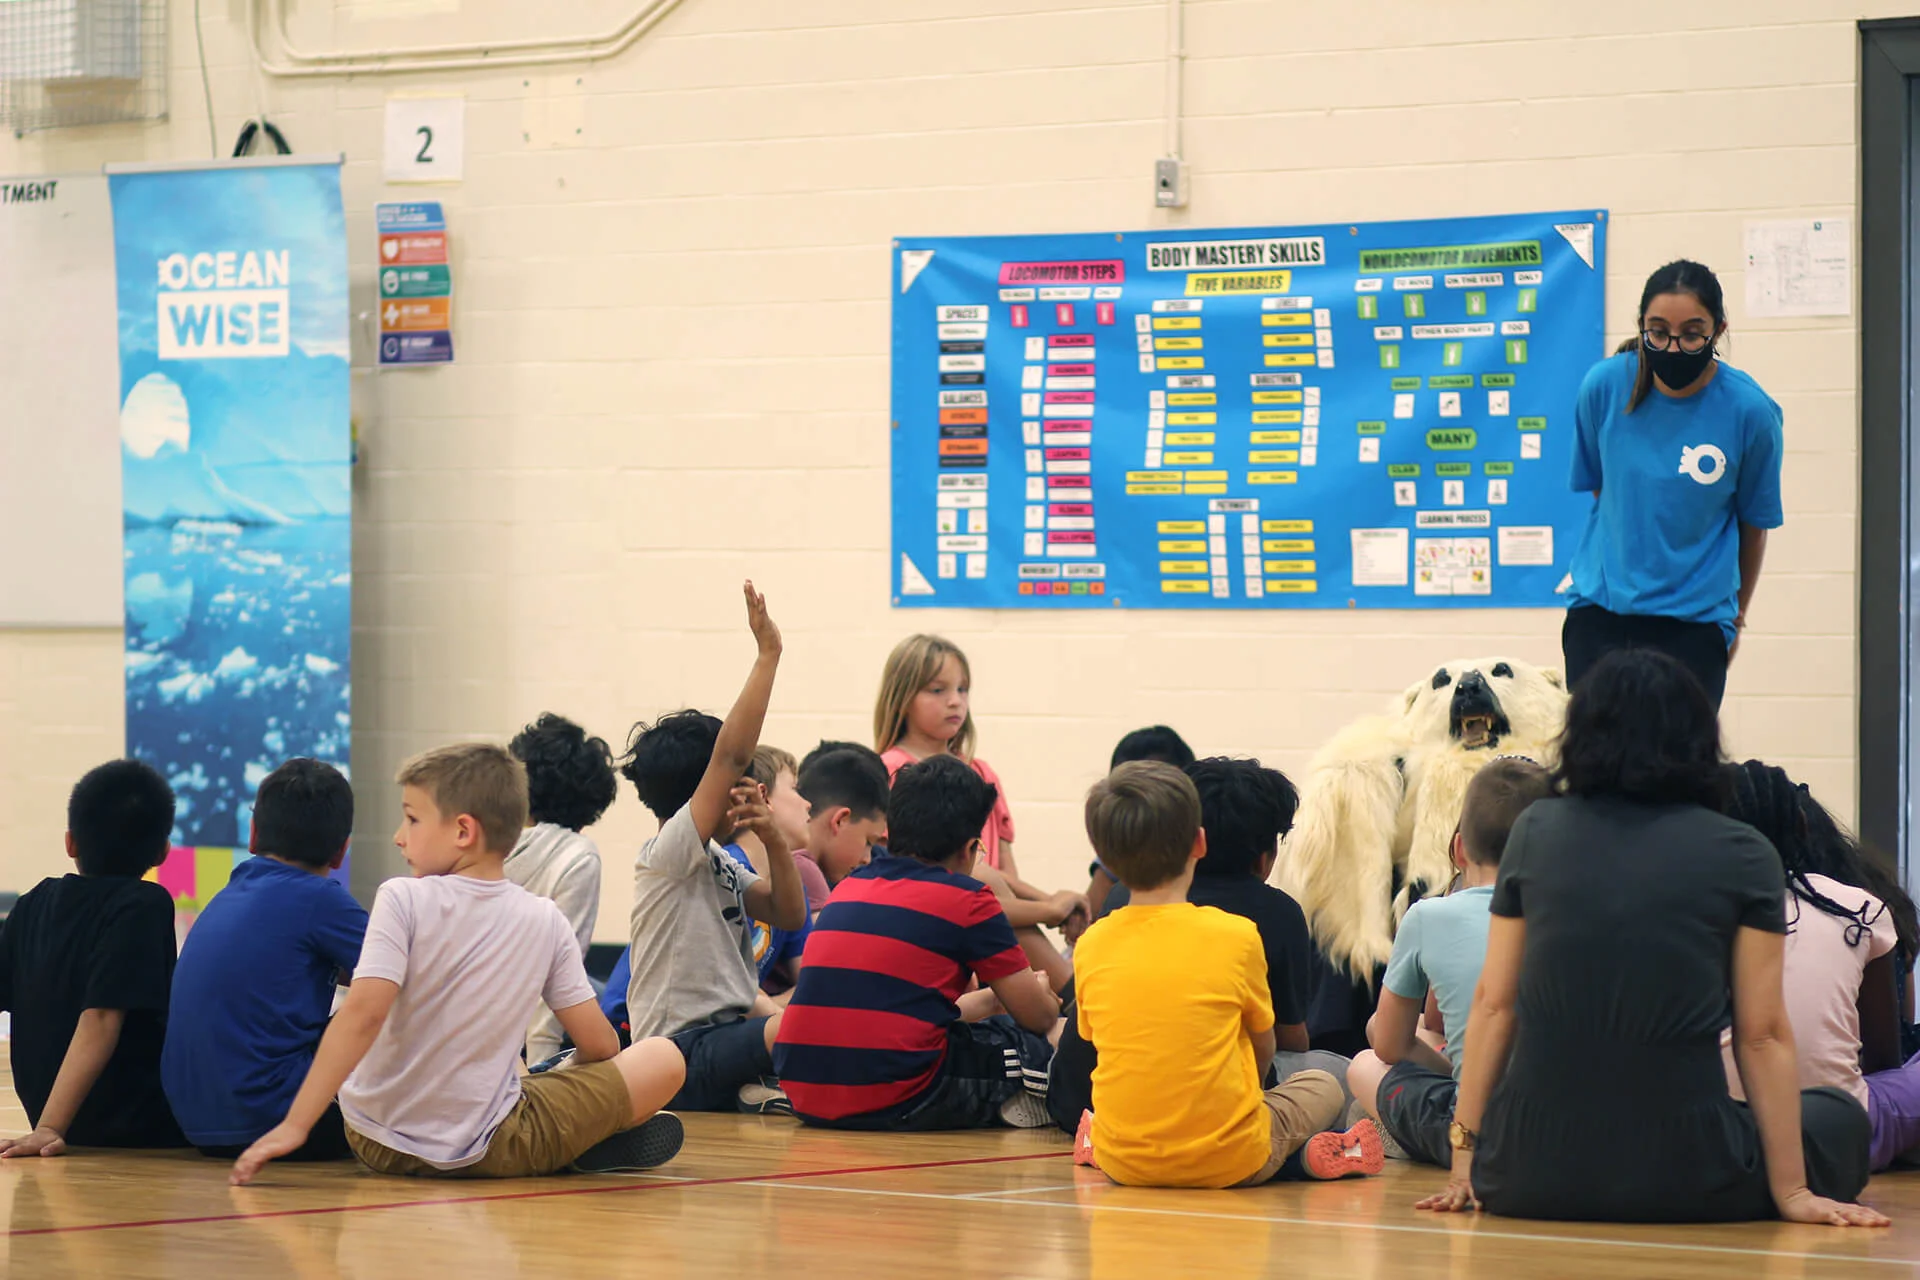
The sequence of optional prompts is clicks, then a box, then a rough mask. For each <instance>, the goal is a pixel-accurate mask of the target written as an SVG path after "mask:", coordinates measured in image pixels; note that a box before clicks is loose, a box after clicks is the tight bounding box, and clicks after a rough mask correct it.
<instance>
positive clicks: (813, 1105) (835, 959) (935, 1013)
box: [774, 756, 1060, 1130]
mask: <svg viewBox="0 0 1920 1280" xmlns="http://www.w3.org/2000/svg"><path fill="white" fill-rule="evenodd" d="M996 799H997V796H996V793H995V789H994V787H993V784H992V783H990V782H987V781H986V780H984V779H983V778H981V777H980V775H979V774H977V773H976V772H974V771H973V770H972V769H970V768H968V767H967V766H966V765H965V764H964V763H962V762H961V761H960V760H958V759H956V758H954V757H952V756H933V757H930V758H928V759H926V760H922V761H920V762H919V763H917V764H910V765H908V766H906V767H905V768H903V769H901V770H900V772H899V773H898V774H897V775H896V776H895V778H894V782H893V792H892V795H891V796H890V797H889V799H888V802H887V827H888V845H887V852H885V853H882V854H876V855H875V856H874V858H873V860H872V861H871V862H870V863H868V864H867V865H866V866H865V867H862V868H861V869H859V870H858V871H855V872H853V873H852V874H850V875H848V876H847V877H846V878H845V879H844V880H842V881H841V882H840V886H839V887H838V888H837V889H835V890H834V892H833V897H832V898H831V899H829V900H828V902H827V906H826V909H825V910H824V911H822V912H821V913H820V918H819V920H818V921H816V922H815V924H814V929H813V937H812V939H811V940H810V941H809V942H808V943H807V961H806V967H805V968H803V969H802V970H801V971H800V984H799V986H798V987H796V988H795V990H794V994H793V1000H792V1002H791V1003H790V1004H789V1005H788V1006H787V1011H786V1016H785V1019H784V1020H783V1021H782V1022H781V1024H780V1031H779V1038H778V1042H777V1043H776V1044H775V1046H774V1069H775V1070H776V1071H777V1072H778V1073H779V1075H780V1082H781V1084H782V1085H783V1086H784V1088H785V1089H786V1091H787V1096H788V1097H789V1098H790V1099H791V1100H792V1103H793V1109H794V1112H795V1113H796V1114H797V1115H798V1116H799V1117H800V1118H801V1119H802V1120H803V1121H806V1122H807V1123H809V1124H816V1125H826V1126H831V1127H835V1128H843V1129H891V1130H931V1129H981V1128H987V1127H990V1126H993V1125H998V1124H1006V1125H1011V1126H1014V1127H1016V1128H1037V1127H1039V1126H1041V1125H1044V1124H1045V1123H1046V1121H1047V1113H1046V1107H1045V1104H1044V1102H1043V1100H1042V1094H1043V1092H1044V1090H1045V1087H1046V1075H1047V1062H1048V1059H1049V1058H1051V1057H1052V1054H1053V1047H1052V1042H1051V1040H1050V1039H1049V1037H1050V1036H1051V1035H1053V1034H1054V1033H1055V1032H1056V1031H1057V1025H1058V1021H1059V1016H1060V1002H1059V1000H1058V998H1057V997H1056V996H1055V995H1054V994H1053V988H1052V987H1051V985H1049V983H1048V982H1047V980H1046V977H1045V975H1044V974H1041V973H1038V972H1036V971H1035V970H1033V969H1031V968H1029V967H1028V960H1027V957H1026V955H1025V953H1024V952H1022V951H1021V949H1020V944H1019V942H1018V941H1017V940H1016V939H1015V938H1014V935H1013V926H1012V925H1010V924H1008V923H1007V917H1006V913H1005V912H1004V911H1003V910H1002V909H1001V906H1000V900H999V899H998V898H997V897H995V896H994V893H993V891H992V890H991V889H989V888H987V887H986V886H985V885H984V884H982V883H981V882H980V881H978V880H975V879H974V878H973V877H972V876H971V875H970V874H969V872H970V871H971V870H972V869H973V866H974V863H975V860H976V859H977V858H978V857H979V855H980V831H981V828H982V826H983V825H985V823H986V821H987V817H988V815H989V814H991V813H992V812H993V807H994V803H995V801H996ZM975 978H978V979H979V980H980V982H981V984H982V987H983V989H981V990H978V991H973V992H968V991H967V988H968V987H969V986H970V985H972V983H973V980H974V979H975ZM1002 1010H1004V1013H1003V1012H1002Z"/></svg>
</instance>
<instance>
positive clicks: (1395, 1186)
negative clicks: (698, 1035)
mask: <svg viewBox="0 0 1920 1280" xmlns="http://www.w3.org/2000/svg"><path fill="white" fill-rule="evenodd" d="M4 1083H5V1078H4V1076H0V1084H4ZM26 1127H27V1126H26V1117H25V1115H24V1114H23V1113H22V1112H21V1111H20V1109H19V1107H18V1105H17V1104H16V1103H15V1102H14V1100H13V1096H12V1092H11V1089H10V1088H7V1089H6V1090H5V1092H4V1093H0V1132H5V1133H18V1132H23V1131H25V1129H26ZM1068 1146H1069V1144H1068V1142H1067V1140H1066V1138H1065V1137H1064V1136H1062V1135H1057V1134H1052V1133H1050V1132H1048V1133H1038V1132H1028V1133H1015V1132H996V1133H988V1134H954V1135H941V1136H932V1137H893V1136H886V1135H867V1134H833V1133H824V1132H819V1131H814V1130H805V1129H802V1128H801V1127H800V1126H799V1125H797V1124H795V1123H794V1122H792V1121H790V1120H778V1119H764V1118H758V1117H753V1118H749V1117H744V1116H742V1117H734V1116H692V1117H689V1118H688V1119H687V1146H686V1149H685V1151H683V1152H682V1153H681V1155H680V1158H679V1159H677V1160H675V1161H674V1162H673V1163H672V1164H670V1165H668V1166H666V1167H665V1168H664V1169H663V1170H661V1171H660V1172H659V1173H657V1174H652V1175H646V1176H640V1177H628V1178H584V1177H562V1178H545V1179H537V1180H527V1181H520V1182H495V1183H478V1182H421V1181H415V1180H409V1179H399V1178H379V1177H374V1176H372V1175H370V1174H366V1173H362V1172H359V1171H357V1170H356V1169H355V1168H354V1167H353V1166H352V1165H349V1164H339V1165H332V1166H325V1167H314V1166H306V1167H300V1166H286V1167H274V1168H270V1169H269V1170H268V1172H267V1174H266V1175H265V1176H264V1178H263V1180H262V1181H261V1182H259V1183H257V1184H255V1185H254V1186H251V1187H245V1188H239V1189H235V1188H230V1187H228V1186H227V1183H226V1167H225V1166H224V1165H220V1164H216V1163H214V1162H213V1161H209V1160H202V1159H201V1158H199V1157H198V1156H195V1155H192V1154H174V1153H153V1154H137V1153H136V1154H112V1155H105V1154H99V1155H96V1154H85V1153H82V1154H79V1155H75V1156H68V1157H65V1158H62V1159H57V1160H20V1161H6V1162H5V1163H4V1164H0V1213H4V1215H5V1223H6V1235H5V1238H4V1242H0V1274H4V1275H7V1276H13V1277H22V1278H25V1277H33V1278H34V1280H40V1278H42V1277H67V1276H86V1277H104V1276H126V1277H149V1276H151V1277H180V1278H181V1280H188V1278H190V1277H191V1278H198V1277H204V1276H220V1277H228V1276H235V1277H239V1276H246V1277H251V1276H272V1277H294V1278H297V1280H319V1278H321V1277H335V1276H339V1277H350V1278H352V1280H395V1278H396V1277H404V1278H411V1277H429V1276H449V1277H458V1278H459V1280H480V1278H482V1277H494V1276H527V1277H545V1276H560V1275H568V1274H573V1275H581V1276H592V1277H601V1276H609V1277H611V1276H634V1277H648V1278H649V1280H662V1278H677V1277H695V1276H699V1277H706V1276H716V1275H718V1276H735V1277H761V1276H768V1277H783V1278H787V1280H797V1278H800V1277H812V1276H821V1277H854V1278H857V1280H879V1278H881V1277H891V1276H904V1275H914V1276H957V1277H981V1278H982V1280H986V1278H988V1277H994V1278H997V1277H1003V1276H1009V1277H1015V1276H1017V1277H1022V1278H1030V1280H1042V1278H1048V1280H1050V1278H1052V1277H1080V1276H1092V1277H1097V1278H1099V1280H1136V1278H1139V1280H1178V1278H1181V1277H1189V1276H1193V1277H1217V1278H1221V1280H1231V1278H1233V1277H1246V1278H1247V1280H1254V1278H1255V1277H1264V1276H1272V1275H1285V1274H1291V1275H1303V1276H1327V1277H1337V1278H1338V1280H1371V1278H1372V1277H1396V1278H1397V1277H1403V1276H1404V1277H1428V1276H1445V1277H1457V1278H1464V1277H1474V1278H1475V1280H1480V1278H1482V1277H1490V1276H1497V1277H1505V1276H1526V1277H1534V1276H1553V1277H1565V1276H1609V1277H1654V1276H1658V1277H1663V1278H1664V1277H1685V1278H1692V1277H1728V1278H1730V1280H1731V1278H1736V1277H1737V1278H1740V1280H1758V1278H1763V1277H1764V1278H1766V1280H1776V1278H1783V1277H1796V1278H1797V1277H1809V1278H1816V1280H1817V1278H1819V1277H1826V1276H1871V1275H1899V1274H1902V1273H1903V1272H1905V1273H1913V1272H1920V1173H1911V1174H1904V1175H1897V1176H1894V1177H1889V1178H1882V1179H1879V1180H1878V1181H1876V1182H1875V1183H1874V1185H1873V1186H1872V1187H1871V1188H1870V1189H1869V1192H1868V1197H1867V1198H1868V1199H1869V1200H1871V1201H1872V1202H1873V1203H1874V1204H1876V1205H1878V1206H1879V1207H1880V1208H1881V1209H1883V1210H1885V1211H1886V1212H1888V1213H1890V1214H1891V1215H1893V1217H1894V1218H1895V1220H1896V1221H1895V1225H1894V1227H1893V1229H1892V1230H1890V1231H1879V1232H1866V1231H1837V1230H1825V1229H1821V1228H1816V1227H1790V1226H1782V1225H1779V1224H1774V1223H1759V1224H1753V1225H1746V1226H1739V1227H1688V1228H1671V1227H1664V1228H1650V1227H1613V1226H1596V1225H1591V1224H1573V1225H1565V1226H1562V1225H1554V1224H1543V1223H1530V1222H1509V1221H1502V1220H1499V1219H1494V1218H1486V1217H1459V1218H1436V1217H1433V1216H1431V1215H1427V1214H1420V1213H1416V1212H1415V1211H1414V1209H1413V1201H1414V1200H1415V1199H1416V1198H1417V1197H1418V1196H1419V1195H1421V1194H1423V1193H1425V1192H1426V1191H1428V1190H1430V1189H1432V1188H1434V1187H1437V1186H1439V1185H1440V1183H1441V1182H1442V1181H1443V1178H1442V1176H1441V1175H1440V1174H1439V1173H1438V1172H1437V1171H1433V1170H1425V1169H1419V1168H1416V1167H1414V1166H1412V1165H1407V1164H1402V1163H1398V1162H1389V1164H1388V1167H1387V1173H1386V1174H1385V1176H1383V1177H1380V1178H1374V1179H1368V1180H1365V1181H1348V1182H1341V1183H1329V1184H1289V1185H1279V1186H1271V1187H1264V1188H1261V1189H1258V1190H1253V1191H1188V1192H1169V1191H1138V1190H1129V1189H1126V1188H1121V1187H1115V1186H1113V1185H1111V1184H1109V1183H1107V1182H1106V1181H1105V1180H1103V1179H1102V1178H1100V1177H1099V1176H1098V1175H1097V1174H1095V1173H1093V1172H1091V1171H1089V1170H1076V1169H1075V1168H1074V1166H1073V1164H1072V1162H1071V1161H1070V1159H1069V1155H1068Z"/></svg>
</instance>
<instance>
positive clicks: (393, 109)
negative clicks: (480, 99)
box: [384, 98, 467, 182]
mask: <svg viewBox="0 0 1920 1280" xmlns="http://www.w3.org/2000/svg"><path fill="white" fill-rule="evenodd" d="M466 134H467V100H466V99H465V98H388V99H387V143H386V163H385V166H384V170H385V175H386V179H387V181H388V182H458V181H460V179H461V177H462V167H463V165H464V164H465V160H466V143H467V137H466Z"/></svg>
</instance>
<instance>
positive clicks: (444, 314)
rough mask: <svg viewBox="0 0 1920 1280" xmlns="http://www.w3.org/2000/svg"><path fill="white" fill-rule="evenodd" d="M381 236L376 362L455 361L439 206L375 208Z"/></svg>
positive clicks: (449, 283) (444, 236) (449, 274)
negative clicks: (378, 348) (378, 334)
mask: <svg viewBox="0 0 1920 1280" xmlns="http://www.w3.org/2000/svg"><path fill="white" fill-rule="evenodd" d="M374 225H375V226H376V227H377V228H378V229H379V232H380V249H379V262H380V266H379V270H380V276H379V280H380V363H381V365H382V366H383V367H385V366H388V365H399V366H405V365H420V364H451V363H452V362H453V268H452V266H451V265H449V262H448V259H447V218H446V214H445V213H444V212H443V211H442V210H441V208H440V204H439V202H438V201H433V200H428V201H420V202H416V203H412V204H380V205H375V206H374Z"/></svg>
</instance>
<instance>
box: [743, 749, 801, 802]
mask: <svg viewBox="0 0 1920 1280" xmlns="http://www.w3.org/2000/svg"><path fill="white" fill-rule="evenodd" d="M783 773H790V774H792V775H793V776H794V777H795V778H796V779H797V778H799V776H800V762H799V761H798V760H795V759H794V758H793V752H791V751H785V750H782V749H781V748H779V747H770V746H768V745H767V744H766V743H764V742H763V743H761V744H760V745H759V746H757V747H755V748H754V749H753V763H752V764H749V765H748V766H747V776H748V777H749V778H752V779H753V780H754V781H755V782H757V783H759V784H760V785H761V786H763V787H765V788H766V789H767V794H769V795H771V794H773V784H774V783H775V782H777V781H779V779H780V775H781V774H783Z"/></svg>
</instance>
